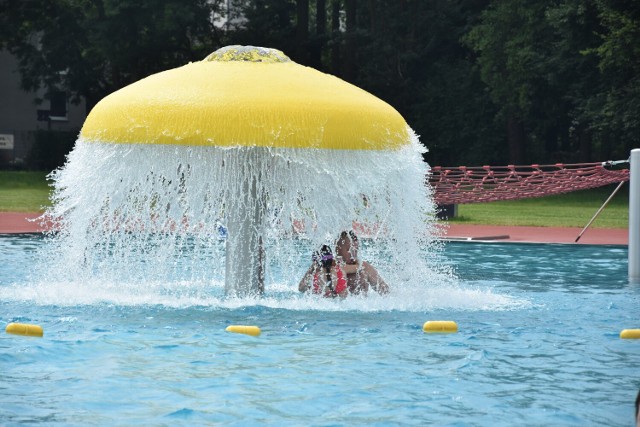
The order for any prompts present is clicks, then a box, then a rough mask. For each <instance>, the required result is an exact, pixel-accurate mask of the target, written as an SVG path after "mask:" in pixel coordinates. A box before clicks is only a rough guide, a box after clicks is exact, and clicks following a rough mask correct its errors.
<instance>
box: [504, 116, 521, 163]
mask: <svg viewBox="0 0 640 427" xmlns="http://www.w3.org/2000/svg"><path fill="white" fill-rule="evenodd" d="M507 142H508V146H509V163H511V164H513V165H521V164H522V163H523V162H524V146H525V135H524V125H523V124H522V120H520V118H518V117H517V116H516V115H514V114H509V117H508V118H507Z"/></svg>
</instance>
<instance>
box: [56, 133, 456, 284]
mask: <svg viewBox="0 0 640 427" xmlns="http://www.w3.org/2000/svg"><path fill="white" fill-rule="evenodd" d="M423 151H424V149H423V147H422V146H421V145H420V143H419V142H418V140H417V137H415V135H414V136H413V137H412V140H411V144H408V145H407V146H405V147H402V148H400V149H397V150H389V151H369V150H356V151H352V152H351V151H346V150H323V149H295V148H293V149H286V148H270V147H234V148H223V147H204V146H170V145H143V144H142V145H139V144H109V143H96V142H91V143H89V142H87V141H84V140H83V139H80V140H78V142H77V144H76V146H75V148H74V150H73V151H72V152H71V153H70V155H69V157H68V161H67V163H66V165H65V167H63V168H62V169H60V170H57V171H55V172H54V173H53V174H52V178H53V180H54V193H53V202H54V203H53V206H52V207H51V208H50V209H49V210H48V211H47V212H46V214H45V218H46V219H47V220H55V221H56V222H57V224H58V229H59V230H58V231H57V232H56V233H55V234H54V235H52V236H51V239H50V242H49V249H50V250H49V251H48V254H49V256H48V257H47V259H48V261H49V262H48V263H49V265H48V267H47V275H48V277H50V278H51V279H52V280H53V281H58V282H69V281H71V282H77V281H80V282H85V283H94V284H97V283H117V282H121V283H137V284H139V285H138V286H142V287H144V286H149V284H151V283H162V282H189V283H211V282H214V281H217V282H219V283H221V282H223V281H224V279H225V276H226V275H227V274H228V271H229V270H228V269H229V265H228V264H227V263H228V261H227V263H225V260H227V259H228V258H229V257H228V256H227V251H228V249H227V245H226V243H227V242H225V236H224V235H223V234H221V230H222V229H223V227H224V226H226V225H228V224H229V222H232V221H236V222H237V223H239V225H237V226H236V227H234V229H235V230H237V229H238V228H242V227H255V228H256V229H257V230H264V232H263V233H262V234H258V235H259V236H260V238H263V239H264V242H263V244H264V247H265V249H266V251H265V253H264V256H266V258H267V259H266V262H265V263H264V265H265V271H264V272H263V273H264V278H265V283H266V289H265V292H266V293H267V296H268V293H269V291H270V290H271V289H270V288H271V287H272V286H273V284H275V283H284V284H285V286H289V287H290V288H295V287H296V286H297V283H298V281H299V280H300V278H301V276H302V273H303V272H304V268H305V267H303V269H302V270H301V268H300V265H301V264H302V265H304V264H305V262H304V261H302V262H301V258H302V259H303V260H305V259H309V257H310V253H311V251H312V250H313V249H314V248H315V247H317V246H319V245H321V244H323V243H328V244H330V245H331V246H333V244H334V242H335V239H336V238H337V235H338V233H339V232H340V231H341V230H345V229H351V228H352V227H353V226H354V224H356V225H357V226H359V227H361V228H360V230H361V232H362V234H363V236H361V237H366V238H368V239H369V240H368V241H369V243H368V245H367V246H368V247H367V248H363V250H364V251H365V253H364V254H363V255H364V257H365V259H367V257H369V259H370V260H371V261H373V262H374V264H375V265H376V267H378V268H379V270H380V271H381V273H382V274H383V277H385V279H386V280H387V282H389V283H391V284H392V286H393V287H397V288H401V287H402V286H405V285H407V284H409V283H416V282H423V283H424V286H428V285H429V283H437V282H442V281H443V280H445V281H446V280H450V279H448V278H450V277H452V276H451V274H450V272H449V271H448V270H447V268H446V267H445V266H443V265H442V264H441V263H439V262H438V253H439V243H438V242H437V240H436V238H435V235H436V234H437V230H436V228H437V225H436V222H435V220H434V205H433V202H432V199H431V194H430V189H429V187H428V186H427V185H426V184H425V180H424V177H425V175H426V172H427V168H428V166H427V165H426V164H425V163H424V162H423V161H422V157H421V156H422V153H423ZM247 183H251V186H252V188H249V189H248V188H247ZM248 191H251V192H253V193H254V195H256V194H257V195H258V197H256V200H259V201H261V205H260V206H258V208H259V209H261V213H260V214H259V215H257V217H258V218H259V222H256V221H255V218H250V220H249V221H245V222H243V221H238V219H237V218H230V216H231V215H230V212H233V211H234V208H233V204H234V203H238V201H239V200H240V201H241V202H242V200H243V197H244V195H246V194H247V192H248ZM243 235H244V233H242V232H240V233H235V234H230V235H229V236H227V237H226V239H235V238H240V237H242V236H243ZM239 236H240V237H239ZM253 256H254V257H256V256H257V255H253ZM231 258H232V259H231V260H230V261H231V266H232V267H231V268H232V269H242V268H243V267H244V266H243V265H235V264H234V262H235V261H236V260H238V259H239V260H241V261H242V260H243V259H245V258H242V257H231ZM96 286H100V285H96Z"/></svg>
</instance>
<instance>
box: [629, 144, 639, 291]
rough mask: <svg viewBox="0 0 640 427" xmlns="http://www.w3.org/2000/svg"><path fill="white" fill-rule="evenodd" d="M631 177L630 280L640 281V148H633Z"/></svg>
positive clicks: (630, 159)
mask: <svg viewBox="0 0 640 427" xmlns="http://www.w3.org/2000/svg"><path fill="white" fill-rule="evenodd" d="M629 161H630V163H631V166H630V172H631V176H630V177H629V280H631V281H634V282H635V281H640V149H638V148H636V149H633V150H631V157H630V158H629Z"/></svg>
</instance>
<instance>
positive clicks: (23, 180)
mask: <svg viewBox="0 0 640 427" xmlns="http://www.w3.org/2000/svg"><path fill="white" fill-rule="evenodd" d="M47 174H48V172H8V171H0V212H41V211H42V210H43V208H44V207H46V206H49V204H50V203H49V191H50V187H49V185H48V183H47V179H46V176H47Z"/></svg>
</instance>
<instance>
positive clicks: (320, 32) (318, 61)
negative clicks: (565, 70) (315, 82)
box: [310, 0, 327, 69]
mask: <svg viewBox="0 0 640 427" xmlns="http://www.w3.org/2000/svg"><path fill="white" fill-rule="evenodd" d="M326 32H327V4H326V0H316V37H315V40H314V42H313V47H312V49H311V58H310V63H311V66H312V67H314V68H316V69H322V49H323V48H324V43H325V40H326Z"/></svg>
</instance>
